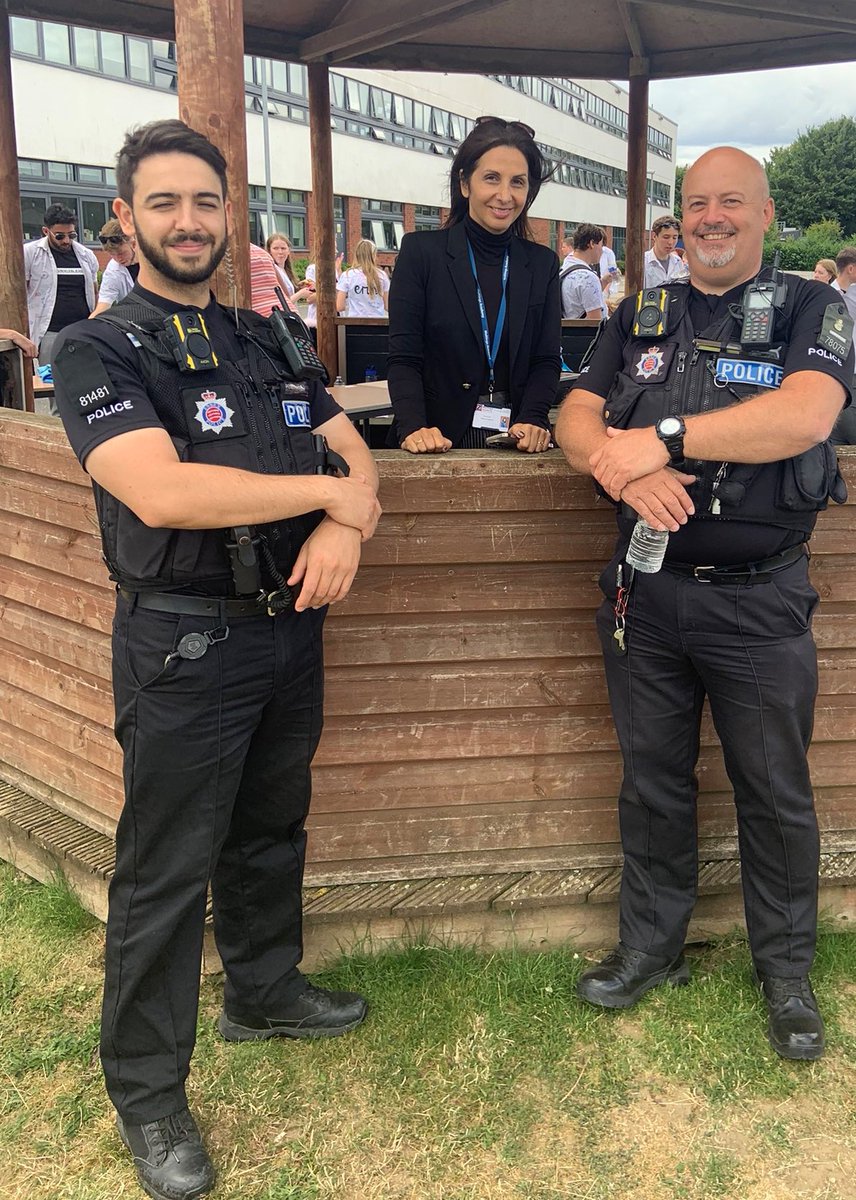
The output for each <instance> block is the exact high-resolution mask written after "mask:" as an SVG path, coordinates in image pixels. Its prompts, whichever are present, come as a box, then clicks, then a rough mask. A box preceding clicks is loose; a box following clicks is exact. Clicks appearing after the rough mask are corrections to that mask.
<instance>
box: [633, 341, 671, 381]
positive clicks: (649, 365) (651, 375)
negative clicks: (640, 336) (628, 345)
mask: <svg viewBox="0 0 856 1200" xmlns="http://www.w3.org/2000/svg"><path fill="white" fill-rule="evenodd" d="M637 354H639V347H638V346H636V347H634V349H633V353H632V362H631V372H632V376H633V378H634V379H635V380H636V382H637V383H662V382H663V380H664V379H665V378H666V376H667V375H668V373H669V367H670V365H671V362H672V359H673V357H674V354H675V346H674V344H666V345H660V346H657V345H655V346H647V347H645V349H643V351H642V355H641V357H640V358H637V357H636V355H637Z"/></svg>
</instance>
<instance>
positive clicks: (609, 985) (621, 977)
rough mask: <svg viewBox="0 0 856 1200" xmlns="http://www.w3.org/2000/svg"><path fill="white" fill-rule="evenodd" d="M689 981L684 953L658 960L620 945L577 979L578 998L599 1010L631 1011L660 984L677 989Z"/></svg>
mask: <svg viewBox="0 0 856 1200" xmlns="http://www.w3.org/2000/svg"><path fill="white" fill-rule="evenodd" d="M689 981H690V969H689V966H688V965H687V962H686V959H685V958H684V956H683V954H679V955H678V957H677V958H675V959H666V958H657V957H656V956H655V955H653V954H643V952H642V951H641V950H631V949H629V948H628V947H627V946H624V945H622V943H621V942H619V943H618V945H617V946H616V947H615V949H614V950H611V951H610V952H609V954H607V956H606V958H605V959H603V961H602V962H600V963H598V965H597V966H596V967H592V968H591V969H590V970H588V971H584V972H583V974H582V975H581V976H580V977H579V980H578V981H577V995H578V996H579V997H580V999H581V1000H586V1001H588V1003H589V1004H596V1005H598V1007H600V1008H631V1007H632V1006H633V1005H634V1004H635V1003H636V1001H637V1000H639V999H640V998H641V997H642V996H644V995H645V993H646V992H650V991H651V989H652V988H655V987H659V986H660V984H662V983H669V984H671V985H672V986H673V987H679V986H681V985H683V984H685V983H689Z"/></svg>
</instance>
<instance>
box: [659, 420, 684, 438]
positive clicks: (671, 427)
mask: <svg viewBox="0 0 856 1200" xmlns="http://www.w3.org/2000/svg"><path fill="white" fill-rule="evenodd" d="M658 428H659V431H660V434H661V435H662V436H663V437H674V436H675V434H677V433H680V432H681V423H680V421H679V420H678V418H677V417H663V419H662V421H661V422H660V424H659V426H658Z"/></svg>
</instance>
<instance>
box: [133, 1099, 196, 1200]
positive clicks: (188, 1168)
mask: <svg viewBox="0 0 856 1200" xmlns="http://www.w3.org/2000/svg"><path fill="white" fill-rule="evenodd" d="M116 1128H117V1129H118V1130H119V1136H120V1138H121V1139H122V1141H123V1142H124V1143H125V1145H126V1146H127V1147H128V1149H129V1150H130V1151H131V1154H133V1156H134V1166H135V1167H136V1168H137V1176H138V1178H139V1180H140V1183H141V1184H142V1187H143V1191H144V1192H146V1193H147V1195H149V1196H153V1197H154V1200H194V1197H196V1196H204V1195H205V1193H206V1192H210V1191H211V1189H212V1188H213V1186H214V1181H215V1178H216V1175H215V1172H214V1165H213V1163H212V1162H211V1159H210V1158H209V1157H208V1154H207V1152H206V1150H205V1147H204V1146H203V1145H202V1138H201V1137H200V1134H199V1130H198V1129H197V1128H196V1122H195V1121H194V1119H193V1117H192V1116H191V1115H190V1112H189V1111H188V1109H186V1108H185V1109H184V1111H183V1112H178V1113H172V1114H171V1115H170V1116H168V1117H161V1119H160V1120H158V1121H147V1122H146V1124H145V1125H133V1124H131V1123H130V1122H125V1121H123V1120H122V1118H121V1117H118V1116H117V1118H116Z"/></svg>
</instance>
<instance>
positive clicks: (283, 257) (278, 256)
mask: <svg viewBox="0 0 856 1200" xmlns="http://www.w3.org/2000/svg"><path fill="white" fill-rule="evenodd" d="M265 250H267V252H268V254H269V255H270V256H271V258H272V259H273V264H274V266H275V267H276V272H277V275H279V278H280V280H281V281H282V282H281V284H280V286H281V287H282V290H283V293H284V295H285V297H286V299H287V300H290V299H291V298H292V297H293V296H294V293H295V292H296V291H297V277H296V275H295V274H294V267H293V266H292V265H291V242H290V241H289V240H288V238H287V237H286V236H285V234H284V233H280V232H279V230H276V231H275V232H274V233H272V234H271V235H270V237H269V238H268V239H267V241H266V242H265Z"/></svg>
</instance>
